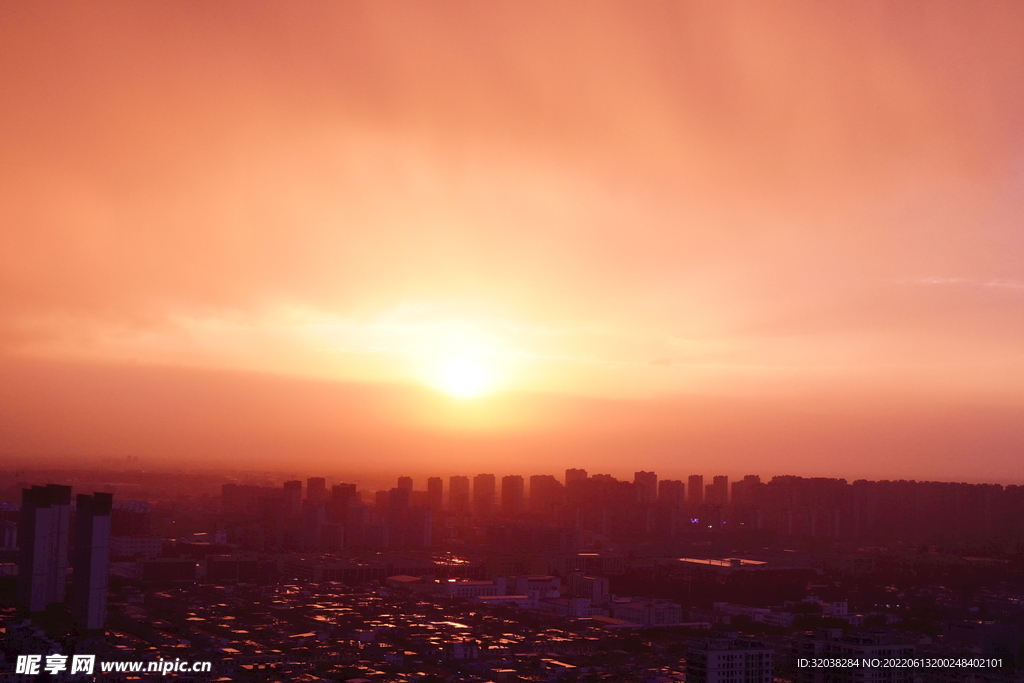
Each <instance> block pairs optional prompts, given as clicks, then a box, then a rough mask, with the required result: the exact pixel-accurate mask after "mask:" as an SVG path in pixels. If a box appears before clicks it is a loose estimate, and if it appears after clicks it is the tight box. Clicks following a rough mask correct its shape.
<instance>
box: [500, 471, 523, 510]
mask: <svg viewBox="0 0 1024 683" xmlns="http://www.w3.org/2000/svg"><path fill="white" fill-rule="evenodd" d="M525 509H526V487H525V482H524V481H523V478H522V477H521V476H520V475H518V474H510V475H508V476H505V477H502V478H501V512H502V514H503V515H507V516H515V515H519V514H522V513H523V512H524V511H525Z"/></svg>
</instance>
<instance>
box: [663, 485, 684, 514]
mask: <svg viewBox="0 0 1024 683" xmlns="http://www.w3.org/2000/svg"><path fill="white" fill-rule="evenodd" d="M685 493H686V484H684V483H683V482H682V481H681V480H679V479H662V480H661V481H659V482H658V505H660V506H661V507H666V508H670V509H673V510H679V509H682V507H683V504H684V503H685V495H684V494H685Z"/></svg>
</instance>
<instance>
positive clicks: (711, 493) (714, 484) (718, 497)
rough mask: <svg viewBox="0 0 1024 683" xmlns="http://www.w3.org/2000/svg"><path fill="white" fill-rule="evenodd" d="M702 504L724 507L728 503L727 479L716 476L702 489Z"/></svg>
mask: <svg viewBox="0 0 1024 683" xmlns="http://www.w3.org/2000/svg"><path fill="white" fill-rule="evenodd" d="M704 502H705V503H707V504H709V505H725V504H726V503H728V502H729V477H725V476H717V477H715V478H714V479H712V480H711V483H710V484H708V485H707V486H706V487H705V488H704Z"/></svg>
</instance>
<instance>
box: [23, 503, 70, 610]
mask: <svg viewBox="0 0 1024 683" xmlns="http://www.w3.org/2000/svg"><path fill="white" fill-rule="evenodd" d="M70 520H71V487H70V486H58V485H57V484H48V485H47V486H33V487H32V488H29V489H23V490H22V492H21V516H20V519H19V523H18V540H19V543H20V544H21V548H20V550H21V553H20V562H19V563H18V565H19V566H18V593H19V596H18V597H19V599H20V602H21V605H22V607H24V608H26V609H27V610H29V611H30V612H39V611H42V610H44V609H46V607H47V606H49V605H52V604H53V603H60V602H64V596H65V594H66V590H67V585H66V584H67V574H68V540H69V528H68V527H69V525H70Z"/></svg>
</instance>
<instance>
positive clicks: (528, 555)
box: [0, 468, 1024, 683]
mask: <svg viewBox="0 0 1024 683" xmlns="http://www.w3.org/2000/svg"><path fill="white" fill-rule="evenodd" d="M216 483H217V484H218V485H220V480H218V481H217V482H216ZM418 483H420V482H417V481H416V480H415V479H414V478H412V477H408V476H402V477H398V478H397V480H396V482H395V486H394V487H392V488H388V489H384V490H374V491H361V490H359V488H358V487H357V486H356V484H353V483H346V482H336V483H333V482H329V481H328V480H327V478H325V477H311V478H308V479H306V480H305V481H303V480H299V479H288V480H286V481H283V482H282V481H281V480H277V483H276V484H275V483H271V482H266V483H260V484H248V483H238V482H237V481H236V482H231V483H224V484H223V485H220V495H219V496H216V495H205V496H188V495H177V496H175V497H163V498H157V499H155V500H154V499H150V500H146V501H142V500H131V499H121V498H120V497H118V499H117V500H115V496H114V495H113V494H111V493H109V492H106V493H104V492H95V493H92V494H78V495H72V489H71V487H69V486H66V485H59V484H48V485H35V486H20V485H19V487H18V489H17V491H18V493H19V496H20V497H19V499H18V500H19V502H17V503H14V502H11V503H4V504H3V505H0V525H2V530H3V536H2V542H3V546H2V547H0V588H2V586H3V585H8V586H14V587H16V591H14V592H12V596H13V598H12V603H11V605H10V606H9V607H4V606H2V605H0V610H3V611H0V624H2V626H3V628H4V632H3V633H4V636H3V638H4V640H3V642H4V643H5V647H6V648H7V652H8V653H11V652H27V651H33V652H34V651H37V650H38V651H40V652H48V653H51V654H55V656H61V655H60V653H70V652H78V651H82V649H83V648H94V649H98V651H102V652H105V653H107V655H109V656H111V657H115V658H120V659H127V658H128V654H132V653H140V652H141V653H144V654H145V655H146V656H148V657H162V656H166V653H168V652H171V653H173V652H175V651H176V649H177V648H180V647H181V645H182V643H183V642H185V641H187V642H188V643H189V647H190V648H192V649H195V650H197V651H198V652H201V653H202V654H203V655H204V656H205V657H208V658H211V659H215V660H217V661H220V662H222V666H221V669H220V671H219V675H220V679H221V680H260V679H264V678H273V679H274V680H287V681H295V682H296V683H316V681H319V680H346V681H352V680H357V681H358V680H361V679H362V680H363V681H370V682H371V683H378V682H383V681H388V682H390V681H407V682H408V683H415V682H418V681H420V680H424V676H426V675H427V674H425V673H424V672H425V671H429V672H432V673H430V674H429V675H432V676H433V675H436V676H438V677H440V678H441V680H445V681H456V680H457V681H467V682H468V681H479V682H480V683H482V682H483V681H490V680H493V681H498V680H503V681H517V680H518V681H527V680H529V681H535V680H550V681H561V680H564V681H567V682H568V681H573V680H590V679H593V680H634V678H630V676H633V675H634V674H635V673H636V672H642V673H643V674H644V676H645V678H643V679H642V680H657V681H672V680H676V681H682V680H685V681H689V682H693V681H722V682H726V681H728V682H735V681H745V682H763V683H769V682H774V681H776V680H786V681H790V682H791V683H803V682H805V681H806V682H807V683H810V682H812V681H814V682H817V681H826V680H886V681H895V682H897V683H900V682H906V683H910V682H911V681H914V682H915V683H940V682H942V683H948V682H949V681H953V680H959V679H957V678H956V677H955V676H954V677H953V678H950V677H948V676H947V677H946V678H943V677H942V676H941V675H939V673H937V672H920V671H903V672H889V673H888V674H887V676H888V677H883V678H879V677H878V676H875V673H876V672H873V671H872V670H870V667H868V668H865V667H860V669H859V670H857V671H854V670H851V671H848V672H846V674H849V675H848V676H847V678H841V677H840V678H836V677H835V676H833V677H832V678H823V677H822V676H821V675H818V674H821V672H820V671H818V672H812V671H808V670H805V669H804V668H801V667H800V666H799V665H798V664H797V662H799V661H801V660H803V659H812V658H819V659H822V658H824V659H827V658H844V657H845V658H860V659H863V660H864V661H872V660H873V659H874V658H878V657H883V656H899V657H904V656H905V657H910V656H912V655H921V654H922V653H925V654H928V655H929V656H935V657H944V656H952V655H956V656H961V655H978V654H983V655H986V656H987V655H992V656H995V655H999V656H1005V657H1007V658H1009V659H1008V660H1007V661H1010V660H1011V659H1012V660H1013V661H1018V659H1016V658H1019V661H1021V662H1022V663H1024V628H1021V627H1020V624H1022V623H1024V588H1021V589H1020V590H1017V589H1016V588H1015V587H1014V585H1015V584H1014V583H1013V582H1014V581H1016V580H1017V578H1019V577H1018V575H1017V573H1015V572H1018V573H1021V576H1024V564H1021V563H1019V562H1018V560H1017V559H1014V558H1016V557H1017V556H1016V555H1012V554H1009V555H1008V554H1006V553H1003V554H1002V555H1000V554H999V553H998V552H996V551H995V550H992V551H990V552H989V551H986V552H988V554H987V555H979V556H976V555H972V554H968V553H967V552H960V553H959V554H957V553H954V552H950V551H948V550H942V549H941V548H940V546H941V544H942V543H945V544H947V547H959V546H956V545H955V544H960V545H961V546H963V547H966V546H965V545H964V544H974V545H973V546H971V547H978V543H980V542H983V543H986V544H988V546H986V547H989V548H997V547H1003V548H1013V547H1018V546H1015V545H1014V544H1019V543H1021V542H1022V541H1024V534H1022V533H1021V532H1022V526H1021V525H1022V524H1024V496H1022V491H1024V489H1021V488H1020V487H1012V486H1007V487H1000V486H987V485H968V484H946V483H936V482H906V481H900V482H886V481H883V482H868V481H857V482H853V483H852V484H851V483H847V482H846V481H845V480H839V479H805V478H800V477H775V478H773V479H771V480H770V481H768V482H762V481H761V480H760V478H759V477H758V476H755V475H750V476H746V477H743V478H742V479H740V480H738V481H734V482H731V483H730V481H729V479H728V478H727V477H725V476H714V477H711V478H710V481H708V482H706V481H705V477H704V476H703V475H692V476H690V477H688V478H686V479H685V480H684V479H659V478H658V476H657V474H656V473H654V472H648V471H638V472H636V473H635V474H634V476H633V478H632V480H631V481H628V480H627V481H624V480H620V479H618V478H616V477H613V476H611V475H608V474H590V473H588V472H587V471H586V470H583V469H578V468H573V469H569V470H566V472H565V473H564V477H561V478H559V477H555V476H553V475H533V476H530V477H523V476H520V475H505V476H500V477H499V476H496V475H494V474H489V473H484V474H477V475H475V476H472V477H470V476H453V477H450V478H448V479H447V480H444V479H442V478H440V477H430V478H428V479H426V480H425V481H423V482H422V483H423V484H424V486H423V487H422V488H421V487H419V486H417V484H418ZM87 490H88V489H87ZM936 544H939V545H936ZM950 544H952V546H951V545H950ZM1006 552H1009V551H1006ZM1019 564H1021V566H1018V565H1019ZM979 576H986V577H990V578H989V579H987V581H988V583H985V584H984V587H983V588H982V589H977V588H973V589H968V588H965V586H974V585H975V584H979V583H983V582H981V581H980V579H978V578H977V577H979ZM906 577H913V580H911V581H909V582H908V581H907V580H906ZM956 577H964V578H962V579H957V580H959V581H960V583H959V584H957V583H955V581H954V579H955V578H956ZM1015 577H1016V578H1015ZM926 579H927V580H926ZM2 582H7V583H6V584H4V583H2ZM918 582H919V583H920V584H921V585H920V586H918V585H917V583H918ZM947 584H949V585H947ZM0 595H2V593H0ZM420 613H422V614H423V615H424V616H423V619H426V620H427V621H426V622H422V623H421V621H417V620H416V619H414V618H410V616H409V615H410V614H420ZM923 622H927V624H928V628H929V629H930V631H928V633H929V635H922V634H923V633H924V631H921V630H920V629H921V628H922V627H921V625H920V624H921V623H923ZM268 629H269V630H268ZM913 629H918V630H917V631H915V630H913ZM538 633H544V634H546V635H544V636H543V637H540V638H539V637H537V634H538ZM257 634H259V635H257ZM303 663H304V664H303ZM0 668H2V667H0ZM313 669H315V671H316V675H314V674H312V673H310V671H311V670H313ZM0 673H2V671H0ZM846 674H844V675H846ZM837 675H838V674H837ZM311 676H312V678H311ZM616 676H618V677H619V678H615V677H616ZM318 677H319V678H318ZM587 677H590V678H589V679H588V678H587ZM594 677H596V678H594ZM427 680H429V679H427ZM635 680H641V679H635ZM964 680H967V679H964ZM979 680H982V679H979ZM985 680H988V679H985ZM991 680H993V681H999V682H1000V683H1002V681H1003V680H1004V679H1003V678H999V677H998V676H997V677H995V678H992V679H991ZM1006 680H1007V681H1008V680H1011V679H1006Z"/></svg>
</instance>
